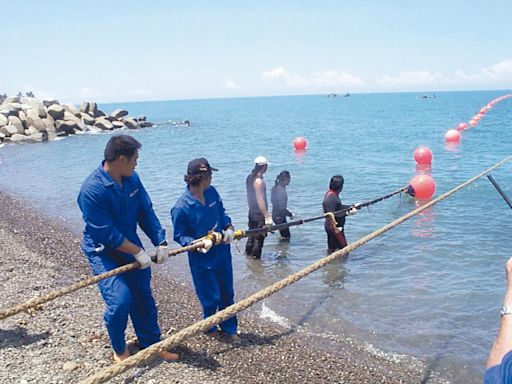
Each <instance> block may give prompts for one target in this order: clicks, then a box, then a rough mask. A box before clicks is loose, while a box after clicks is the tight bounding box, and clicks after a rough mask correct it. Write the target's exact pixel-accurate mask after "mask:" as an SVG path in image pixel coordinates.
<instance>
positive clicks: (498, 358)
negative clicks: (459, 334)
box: [484, 257, 512, 384]
mask: <svg viewBox="0 0 512 384" xmlns="http://www.w3.org/2000/svg"><path fill="white" fill-rule="evenodd" d="M505 275H506V277H507V285H506V288H505V297H504V298H503V307H502V308H501V320H500V327H499V330H498V335H497V336H496V340H495V341H494V344H493V346H492V349H491V352H490V353H489V358H488V359H487V364H486V368H487V371H486V372H485V376H484V384H502V383H503V384H505V383H512V257H511V258H509V259H508V261H507V263H506V264H505Z"/></svg>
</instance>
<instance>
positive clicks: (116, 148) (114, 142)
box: [104, 135, 142, 162]
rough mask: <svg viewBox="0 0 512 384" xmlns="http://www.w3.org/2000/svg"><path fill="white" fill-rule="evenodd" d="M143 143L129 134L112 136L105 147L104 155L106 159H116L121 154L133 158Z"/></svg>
mask: <svg viewBox="0 0 512 384" xmlns="http://www.w3.org/2000/svg"><path fill="white" fill-rule="evenodd" d="M141 147H142V144H141V143H139V142H138V141H137V140H135V139H134V138H133V137H131V136H128V135H115V136H112V137H111V138H110V140H109V141H108V143H107V146H106V147H105V152H104V157H105V160H106V161H109V162H110V161H114V160H116V159H118V158H120V157H121V156H125V157H128V158H131V157H132V156H133V155H135V152H137V150H138V149H140V148H141Z"/></svg>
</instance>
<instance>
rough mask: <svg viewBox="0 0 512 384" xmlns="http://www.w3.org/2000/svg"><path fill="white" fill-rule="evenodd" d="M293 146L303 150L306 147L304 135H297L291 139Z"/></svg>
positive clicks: (306, 142)
mask: <svg viewBox="0 0 512 384" xmlns="http://www.w3.org/2000/svg"><path fill="white" fill-rule="evenodd" d="M292 144H293V148H295V149H296V150H299V151H301V150H305V149H306V148H307V147H308V141H307V140H306V138H305V137H302V136H299V137H296V138H295V139H293V143H292Z"/></svg>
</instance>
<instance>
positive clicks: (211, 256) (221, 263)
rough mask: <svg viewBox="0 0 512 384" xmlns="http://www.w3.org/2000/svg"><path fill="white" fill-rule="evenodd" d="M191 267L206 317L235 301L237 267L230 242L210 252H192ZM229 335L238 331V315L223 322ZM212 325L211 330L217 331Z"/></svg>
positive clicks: (223, 328)
mask: <svg viewBox="0 0 512 384" xmlns="http://www.w3.org/2000/svg"><path fill="white" fill-rule="evenodd" d="M189 264H190V271H191V273H192V280H193V281H194V287H195V289H196V294H197V297H198V298H199V301H200V302H201V305H202V307H203V318H207V317H209V316H211V315H213V314H215V313H216V312H217V311H220V310H223V309H224V308H226V307H229V306H230V305H232V304H233V303H234V296H235V295H234V289H233V267H232V264H231V253H230V251H229V245H219V246H217V247H214V248H213V249H212V250H210V251H209V252H208V253H207V254H202V253H199V252H189ZM219 325H220V328H221V330H222V331H224V332H225V333H227V334H228V335H234V334H236V332H237V325H238V323H237V318H236V316H233V317H230V318H229V319H227V320H225V321H223V322H222V323H220V324H219ZM215 329H216V327H212V328H211V329H210V330H209V331H208V332H213V331H215Z"/></svg>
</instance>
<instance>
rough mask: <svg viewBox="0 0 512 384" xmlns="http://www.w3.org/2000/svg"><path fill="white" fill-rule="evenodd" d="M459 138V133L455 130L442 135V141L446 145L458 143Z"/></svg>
mask: <svg viewBox="0 0 512 384" xmlns="http://www.w3.org/2000/svg"><path fill="white" fill-rule="evenodd" d="M460 136H461V135H460V132H459V131H457V130H456V129H449V130H448V131H447V132H446V133H445V135H444V141H445V142H447V143H458V142H459V141H460Z"/></svg>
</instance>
